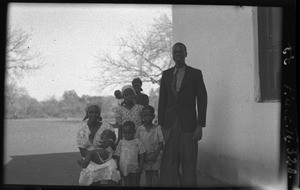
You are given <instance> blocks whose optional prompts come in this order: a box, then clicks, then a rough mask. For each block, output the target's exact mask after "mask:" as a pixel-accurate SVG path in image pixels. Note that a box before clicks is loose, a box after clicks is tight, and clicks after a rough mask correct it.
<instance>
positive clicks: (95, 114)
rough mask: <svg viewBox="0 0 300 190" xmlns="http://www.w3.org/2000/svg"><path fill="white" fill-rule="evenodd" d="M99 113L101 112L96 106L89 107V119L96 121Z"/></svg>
mask: <svg viewBox="0 0 300 190" xmlns="http://www.w3.org/2000/svg"><path fill="white" fill-rule="evenodd" d="M100 114H101V112H100V110H99V109H98V108H97V107H96V106H93V107H91V108H90V109H89V111H88V116H89V120H90V121H97V120H98V119H99V118H100Z"/></svg>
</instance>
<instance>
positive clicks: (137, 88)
mask: <svg viewBox="0 0 300 190" xmlns="http://www.w3.org/2000/svg"><path fill="white" fill-rule="evenodd" d="M132 86H133V88H134V90H135V91H136V92H137V93H139V92H140V91H141V84H140V83H138V82H135V83H133V84H132Z"/></svg>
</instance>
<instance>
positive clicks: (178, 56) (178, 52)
mask: <svg viewBox="0 0 300 190" xmlns="http://www.w3.org/2000/svg"><path fill="white" fill-rule="evenodd" d="M172 55H173V60H174V61H175V63H184V61H185V58H186V56H187V53H186V51H185V49H184V47H183V46H182V45H175V46H174V47H173V49H172Z"/></svg>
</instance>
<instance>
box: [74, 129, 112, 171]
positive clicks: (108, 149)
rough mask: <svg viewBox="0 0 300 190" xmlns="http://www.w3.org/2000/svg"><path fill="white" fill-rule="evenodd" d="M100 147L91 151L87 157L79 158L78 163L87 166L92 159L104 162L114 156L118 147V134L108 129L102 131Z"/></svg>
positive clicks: (100, 162)
mask: <svg viewBox="0 0 300 190" xmlns="http://www.w3.org/2000/svg"><path fill="white" fill-rule="evenodd" d="M100 139H101V140H100V142H99V147H98V148H97V149H95V150H93V151H90V152H89V153H88V154H87V155H86V157H85V159H81V160H78V161H77V163H78V164H79V165H80V166H81V167H82V168H86V167H87V166H88V165H89V163H90V161H93V162H95V163H96V164H103V163H105V162H106V161H107V160H109V159H110V158H111V157H112V154H113V151H114V150H115V149H116V145H115V142H116V134H115V133H114V132H113V131H111V130H109V129H106V130H104V131H103V132H102V133H101V137H100Z"/></svg>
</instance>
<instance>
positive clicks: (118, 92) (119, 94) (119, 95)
mask: <svg viewBox="0 0 300 190" xmlns="http://www.w3.org/2000/svg"><path fill="white" fill-rule="evenodd" d="M114 95H115V98H116V99H117V100H118V106H122V105H123V104H124V98H123V95H122V92H121V90H116V91H115V92H114Z"/></svg>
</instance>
